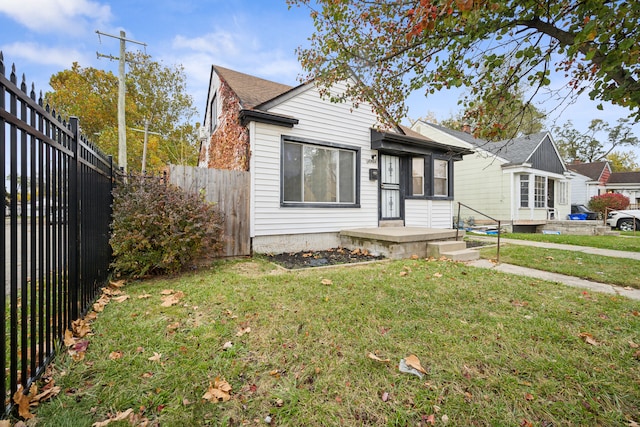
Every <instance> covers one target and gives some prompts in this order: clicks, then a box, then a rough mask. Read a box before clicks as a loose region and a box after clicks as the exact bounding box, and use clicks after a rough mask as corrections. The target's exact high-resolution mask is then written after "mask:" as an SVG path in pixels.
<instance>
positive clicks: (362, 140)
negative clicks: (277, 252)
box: [251, 87, 378, 237]
mask: <svg viewBox="0 0 640 427" xmlns="http://www.w3.org/2000/svg"><path fill="white" fill-rule="evenodd" d="M270 111H271V112H274V113H277V114H284V115H287V116H291V117H295V118H296V119H298V120H299V123H298V124H297V125H295V126H294V127H293V128H285V127H281V126H274V125H268V124H264V123H255V125H254V126H255V135H252V139H251V141H252V146H251V153H252V155H251V158H252V165H251V171H252V194H253V206H252V209H251V211H252V218H251V236H252V237H255V236H275V235H290V234H304V233H331V232H333V233H337V232H339V231H340V230H342V229H345V228H359V227H376V226H377V225H378V197H377V194H378V193H377V181H370V180H369V169H370V168H376V167H377V164H373V163H367V159H371V158H372V154H377V153H375V152H372V151H371V148H370V147H371V137H370V132H371V127H372V126H373V125H374V124H375V116H374V115H373V113H372V112H371V109H370V107H369V106H367V105H361V106H360V108H355V109H353V111H351V104H349V103H342V104H335V103H331V102H329V101H328V100H321V99H320V95H319V94H318V91H317V90H316V89H315V88H312V87H310V88H309V89H308V90H306V91H305V92H303V93H300V94H298V95H296V96H294V97H292V98H291V99H288V100H286V101H284V102H283V103H281V104H280V105H278V106H276V107H274V108H272V109H271V110H270ZM283 135H284V136H285V137H286V136H291V137H295V138H301V139H309V140H313V141H324V142H326V143H332V144H339V145H341V146H345V147H353V148H360V157H361V165H360V170H359V173H360V207H344V208H329V207H327V208H322V207H313V208H309V207H282V206H281V205H280V190H281V186H280V150H281V137H282V136H283Z"/></svg>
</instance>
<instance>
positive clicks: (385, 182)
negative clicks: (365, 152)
mask: <svg viewBox="0 0 640 427" xmlns="http://www.w3.org/2000/svg"><path fill="white" fill-rule="evenodd" d="M400 182H401V181H400V157H398V156H390V155H387V154H381V155H380V219H381V220H392V219H395V220H398V219H403V214H404V206H403V203H404V200H403V197H402V192H401V188H400Z"/></svg>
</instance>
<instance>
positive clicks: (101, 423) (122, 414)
mask: <svg viewBox="0 0 640 427" xmlns="http://www.w3.org/2000/svg"><path fill="white" fill-rule="evenodd" d="M131 414H133V409H131V408H129V409H127V410H126V411H124V412H118V413H116V415H114V416H113V417H111V418H109V419H106V420H104V421H98V422H97V423H93V424H91V427H104V426H106V425H109V423H111V422H112V421H124V420H126V419H127V418H129V416H130V415H131Z"/></svg>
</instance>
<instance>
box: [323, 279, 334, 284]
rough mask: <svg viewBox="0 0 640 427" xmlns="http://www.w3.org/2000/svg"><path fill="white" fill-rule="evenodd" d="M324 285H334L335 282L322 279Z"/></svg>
mask: <svg viewBox="0 0 640 427" xmlns="http://www.w3.org/2000/svg"><path fill="white" fill-rule="evenodd" d="M320 283H322V284H323V285H332V284H333V282H332V281H331V280H330V279H322V281H321V282H320Z"/></svg>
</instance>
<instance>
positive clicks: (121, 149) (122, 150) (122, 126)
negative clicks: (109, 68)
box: [96, 30, 147, 172]
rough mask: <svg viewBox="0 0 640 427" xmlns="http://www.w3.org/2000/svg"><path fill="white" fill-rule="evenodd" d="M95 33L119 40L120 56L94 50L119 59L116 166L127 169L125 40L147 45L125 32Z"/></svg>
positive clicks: (104, 56)
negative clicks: (132, 38) (117, 33)
mask: <svg viewBox="0 0 640 427" xmlns="http://www.w3.org/2000/svg"><path fill="white" fill-rule="evenodd" d="M96 34H98V37H99V36H107V37H112V38H114V39H119V40H120V57H114V56H112V55H103V54H101V53H99V52H96V54H97V55H98V59H99V58H109V59H111V60H114V59H115V60H119V61H120V62H119V64H118V166H119V167H120V169H122V170H123V171H125V172H126V171H127V128H126V120H125V113H124V110H125V103H124V94H125V80H124V76H125V62H126V60H127V58H126V42H129V43H135V44H139V45H142V46H144V47H147V44H146V43H142V42H138V41H135V40H131V39H127V37H126V33H125V32H124V31H120V36H114V35H112V34H107V33H103V32H100V31H97V30H96Z"/></svg>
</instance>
